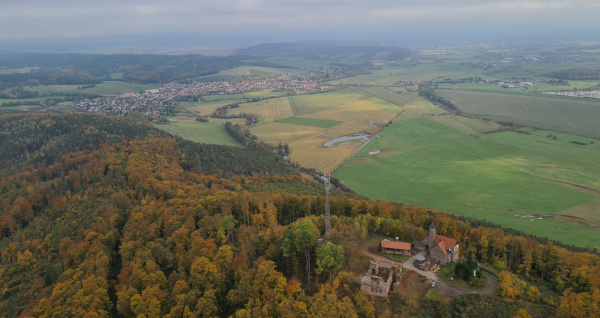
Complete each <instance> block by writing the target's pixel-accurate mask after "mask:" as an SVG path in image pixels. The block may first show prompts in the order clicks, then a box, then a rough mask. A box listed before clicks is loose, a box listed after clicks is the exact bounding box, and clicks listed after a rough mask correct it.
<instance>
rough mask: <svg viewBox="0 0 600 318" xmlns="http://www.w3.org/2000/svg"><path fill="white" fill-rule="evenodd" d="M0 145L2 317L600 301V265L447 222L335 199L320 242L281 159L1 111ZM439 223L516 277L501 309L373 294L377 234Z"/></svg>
mask: <svg viewBox="0 0 600 318" xmlns="http://www.w3.org/2000/svg"><path fill="white" fill-rule="evenodd" d="M0 149H1V150H0V161H1V163H0V167H1V168H0V277H1V278H0V292H1V294H0V317H3V316H4V317H17V316H22V317H29V316H36V317H108V316H113V317H163V316H167V317H229V316H233V317H326V316H327V317H332V318H333V317H415V316H419V317H452V316H454V317H476V316H478V317H513V316H515V315H516V314H517V310H518V309H519V308H522V307H525V308H527V310H528V312H529V313H530V314H532V315H533V316H535V317H548V316H552V315H555V314H556V315H558V316H561V317H568V316H570V315H573V316H578V317H583V316H585V315H590V316H591V315H594V314H596V313H597V310H598V306H599V305H600V300H599V299H600V291H599V290H598V286H600V266H599V264H600V262H599V261H600V257H598V256H596V255H593V254H587V253H575V252H572V251H568V250H566V249H565V248H562V247H557V246H555V245H553V244H551V243H548V244H542V243H540V242H538V241H537V240H536V239H534V238H532V237H527V236H515V235H509V234H507V233H505V232H504V231H503V230H501V229H498V228H489V227H488V228H483V227H475V226H474V225H473V224H472V223H470V222H469V221H468V220H460V219H459V218H458V217H456V216H453V215H450V214H447V213H444V212H440V211H434V210H426V209H423V208H420V207H415V206H408V205H404V204H401V203H390V202H387V201H373V200H358V199H352V198H349V197H347V196H333V197H332V198H331V212H332V215H333V217H332V235H331V237H330V240H331V242H332V244H333V245H331V244H324V245H321V246H320V245H319V244H318V243H317V239H318V238H319V237H322V233H323V229H324V220H323V217H322V214H323V211H324V201H325V200H324V197H323V196H321V195H304V194H305V193H311V191H316V190H315V189H317V188H318V185H317V186H316V187H315V185H314V184H313V183H312V182H310V181H307V180H305V179H303V177H301V176H300V174H299V173H298V172H296V171H295V170H294V169H293V168H292V167H290V166H289V165H288V164H287V162H285V161H283V160H282V159H281V158H280V157H278V156H277V155H275V154H273V153H270V152H269V151H268V150H261V149H237V148H228V147H217V146H207V145H198V144H194V143H190V142H184V141H182V140H181V139H177V138H174V137H172V136H170V135H168V134H166V133H162V132H160V131H158V130H156V129H154V128H152V127H151V126H149V125H148V124H146V123H144V122H143V121H135V120H134V121H131V120H127V119H126V118H125V119H123V118H112V117H102V116H92V115H83V114H77V115H32V114H7V115H1V116H0ZM263 185H270V186H263ZM272 185H278V186H276V187H275V188H281V189H284V190H285V191H276V192H279V193H274V192H272V190H271V189H273V188H274V187H273V186H272ZM259 189H262V190H259ZM265 189H269V192H266V190H265ZM294 192H295V193H296V194H294ZM431 222H434V223H435V224H436V225H437V229H438V232H440V233H443V234H444V235H447V236H450V237H453V238H456V239H457V240H458V242H459V244H460V246H461V251H462V252H464V253H466V251H469V250H472V251H473V252H474V255H475V256H476V258H477V259H478V260H479V261H480V262H484V263H489V264H492V265H496V266H500V267H503V268H504V271H502V272H501V275H500V278H499V279H500V290H499V297H489V296H481V297H479V296H477V297H475V296H473V297H471V296H461V297H457V298H452V299H436V298H431V297H425V296H424V294H423V295H421V294H418V295H408V293H404V294H403V293H395V294H394V295H393V296H390V298H389V299H388V300H384V299H381V298H372V297H371V296H368V295H367V294H365V293H364V292H362V291H360V288H359V287H358V285H357V283H356V273H359V272H363V271H364V270H366V268H367V267H366V266H365V265H366V264H365V258H364V257H363V256H362V252H361V249H362V248H363V247H364V246H365V244H366V239H367V238H368V236H369V235H372V234H380V235H387V236H392V237H393V236H398V237H400V238H401V240H404V241H409V242H410V241H414V240H418V239H422V238H423V237H424V236H425V235H426V229H427V227H428V225H429V224H430V223H431ZM340 247H341V248H340ZM462 252H461V253H462ZM331 254H335V256H336V257H333V258H328V255H331ZM465 255H466V254H465ZM530 284H539V285H542V286H544V288H545V289H546V290H547V291H545V292H544V294H540V293H539V292H537V293H536V292H535V289H531V287H530ZM402 288H404V287H402ZM552 293H556V295H564V296H563V297H562V299H561V300H559V299H558V296H556V301H554V300H553V299H554V298H553V296H552Z"/></svg>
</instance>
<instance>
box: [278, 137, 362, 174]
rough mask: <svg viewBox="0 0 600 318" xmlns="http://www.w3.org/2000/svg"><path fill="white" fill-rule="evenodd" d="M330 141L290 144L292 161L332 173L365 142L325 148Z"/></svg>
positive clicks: (308, 140)
mask: <svg viewBox="0 0 600 318" xmlns="http://www.w3.org/2000/svg"><path fill="white" fill-rule="evenodd" d="M328 140H329V139H324V138H318V137H317V138H307V139H301V140H298V141H295V142H292V143H290V144H289V145H290V147H291V148H292V156H291V160H292V161H297V162H299V163H300V164H301V165H302V166H304V167H309V168H315V169H318V170H320V171H323V172H325V171H332V170H334V169H335V168H337V167H338V166H339V165H341V164H342V163H343V162H344V161H346V160H347V159H348V158H350V156H352V154H354V153H355V152H356V151H357V150H358V149H359V148H360V146H361V145H362V144H363V142H352V143H348V144H345V145H340V146H335V147H324V146H323V143H325V142H326V141H328Z"/></svg>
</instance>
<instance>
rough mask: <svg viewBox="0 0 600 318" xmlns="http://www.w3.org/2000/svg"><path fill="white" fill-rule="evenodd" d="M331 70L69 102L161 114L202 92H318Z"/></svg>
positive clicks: (92, 108)
mask: <svg viewBox="0 0 600 318" xmlns="http://www.w3.org/2000/svg"><path fill="white" fill-rule="evenodd" d="M332 72H333V71H330V70H322V71H314V72H308V73H303V74H289V73H282V74H270V75H262V76H252V77H244V78H242V79H239V80H229V81H225V80H223V81H211V82H192V83H179V82H171V83H168V84H165V85H163V86H160V87H157V88H154V89H148V90H146V91H145V92H143V93H139V94H133V93H126V94H121V95H106V96H100V97H96V98H86V99H84V100H81V101H79V102H77V103H75V104H74V105H73V108H74V109H75V110H77V111H82V112H89V113H97V114H98V113H99V114H107V115H126V114H128V113H129V112H131V111H137V112H140V113H143V114H145V115H150V116H159V115H165V114H166V113H165V106H166V105H167V104H168V103H169V102H170V101H176V100H181V99H184V98H188V99H189V98H190V97H192V98H194V99H195V100H197V101H201V97H202V96H203V95H232V94H243V93H248V92H256V91H264V92H289V93H290V94H297V93H301V92H322V91H327V90H329V89H330V88H329V86H327V85H322V84H321V82H322V80H323V78H324V77H325V76H327V80H331V79H335V78H339V77H342V75H334V74H332Z"/></svg>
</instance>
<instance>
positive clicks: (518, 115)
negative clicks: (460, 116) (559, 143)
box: [438, 90, 600, 139]
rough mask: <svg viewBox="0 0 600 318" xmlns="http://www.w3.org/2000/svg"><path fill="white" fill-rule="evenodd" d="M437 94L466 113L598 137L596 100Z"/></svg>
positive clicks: (599, 117)
mask: <svg viewBox="0 0 600 318" xmlns="http://www.w3.org/2000/svg"><path fill="white" fill-rule="evenodd" d="M438 94H439V95H441V96H443V97H445V98H447V99H449V100H451V101H452V102H453V103H454V104H455V105H456V107H457V108H458V109H460V110H461V111H463V112H465V113H467V114H470V115H474V116H479V117H483V118H489V119H492V120H496V121H501V122H514V123H517V124H521V125H526V126H531V127H537V128H542V129H549V130H556V131H561V132H565V133H570V134H575V135H583V136H588V137H592V138H597V139H600V125H598V123H599V122H600V101H594V100H588V99H576V98H564V97H563V98H555V97H554V96H551V95H543V96H540V95H535V96H517V95H507V94H492V93H480V92H466V91H448V90H445V91H438Z"/></svg>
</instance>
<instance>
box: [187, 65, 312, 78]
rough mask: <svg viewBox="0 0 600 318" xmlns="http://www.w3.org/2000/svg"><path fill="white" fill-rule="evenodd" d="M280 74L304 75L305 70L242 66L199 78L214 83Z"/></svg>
mask: <svg viewBox="0 0 600 318" xmlns="http://www.w3.org/2000/svg"><path fill="white" fill-rule="evenodd" d="M278 73H296V74H297V73H304V71H303V70H301V69H297V68H272V67H260V66H240V67H235V68H231V69H228V70H223V71H220V72H218V73H216V74H211V75H207V76H202V77H198V78H197V80H199V81H213V80H226V79H235V78H240V77H242V76H259V75H269V74H278Z"/></svg>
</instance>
